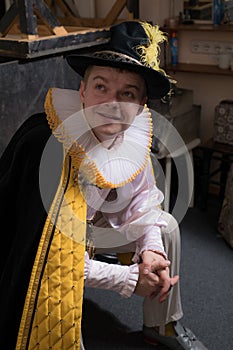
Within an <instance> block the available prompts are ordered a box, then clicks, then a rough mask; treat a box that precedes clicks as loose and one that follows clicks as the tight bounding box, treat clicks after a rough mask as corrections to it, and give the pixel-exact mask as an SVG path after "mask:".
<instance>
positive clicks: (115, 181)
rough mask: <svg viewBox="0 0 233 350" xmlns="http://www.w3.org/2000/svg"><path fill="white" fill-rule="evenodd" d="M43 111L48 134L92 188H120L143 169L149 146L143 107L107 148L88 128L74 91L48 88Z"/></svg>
mask: <svg viewBox="0 0 233 350" xmlns="http://www.w3.org/2000/svg"><path fill="white" fill-rule="evenodd" d="M45 111H46V115H47V120H48V123H49V125H50V128H51V129H52V133H53V134H54V136H55V137H56V138H57V139H58V140H59V141H60V142H62V143H63V145H64V148H65V151H66V152H67V153H68V154H69V155H70V156H71V157H72V159H73V161H74V163H76V165H77V167H78V168H79V169H80V171H81V170H82V172H83V173H85V176H87V177H88V180H89V181H91V182H92V183H93V184H95V185H97V186H99V187H102V188H117V187H120V186H124V185H125V184H126V183H128V182H130V181H132V180H133V179H134V178H135V177H136V176H137V175H138V174H139V173H140V172H141V171H142V170H143V169H144V168H145V167H146V165H147V162H148V159H149V157H150V147H151V142H152V119H151V114H150V112H149V109H148V108H147V107H146V106H144V108H143V111H142V112H141V113H140V114H139V115H137V116H136V117H135V119H134V121H133V122H132V123H131V125H130V126H129V127H128V129H127V130H125V131H124V132H123V133H122V134H120V135H119V136H118V137H117V140H116V142H112V147H109V148H108V147H106V144H105V143H101V142H100V141H99V140H98V139H97V138H96V136H95V135H94V133H93V132H92V130H91V128H90V126H89V125H88V123H87V121H86V118H85V111H84V110H83V109H82V107H81V103H80V97H79V92H78V91H76V90H70V89H59V88H51V89H50V90H49V91H48V94H47V96H46V100H45Z"/></svg>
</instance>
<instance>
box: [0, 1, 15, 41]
mask: <svg viewBox="0 0 233 350" xmlns="http://www.w3.org/2000/svg"><path fill="white" fill-rule="evenodd" d="M17 15H18V9H17V6H16V4H15V3H13V4H12V5H11V7H10V8H9V10H8V11H7V12H6V13H5V15H4V16H3V17H2V19H1V21H0V36H5V35H6V34H7V33H8V31H9V30H10V28H11V27H12V25H13V24H14V22H15V19H16V17H17Z"/></svg>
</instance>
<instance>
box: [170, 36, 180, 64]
mask: <svg viewBox="0 0 233 350" xmlns="http://www.w3.org/2000/svg"><path fill="white" fill-rule="evenodd" d="M170 50H171V64H172V65H173V66H176V65H177V64H178V36H177V32H176V31H172V32H171V34H170Z"/></svg>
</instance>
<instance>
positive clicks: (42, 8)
mask: <svg viewBox="0 0 233 350" xmlns="http://www.w3.org/2000/svg"><path fill="white" fill-rule="evenodd" d="M34 6H35V9H36V11H37V14H38V16H39V17H40V18H41V19H42V20H43V21H44V22H45V23H46V24H47V25H48V26H49V27H50V28H51V30H52V31H53V33H54V34H56V35H65V34H67V31H66V30H65V28H64V27H63V26H62V25H61V24H60V22H59V21H58V20H57V19H56V17H55V16H54V15H53V13H52V12H51V11H50V9H49V7H48V6H47V5H46V4H45V3H44V1H43V0H42V1H41V0H35V5H34Z"/></svg>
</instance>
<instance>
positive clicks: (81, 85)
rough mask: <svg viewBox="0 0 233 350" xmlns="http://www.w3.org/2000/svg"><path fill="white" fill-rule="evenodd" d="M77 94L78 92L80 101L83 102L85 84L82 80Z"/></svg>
mask: <svg viewBox="0 0 233 350" xmlns="http://www.w3.org/2000/svg"><path fill="white" fill-rule="evenodd" d="M79 94H80V100H81V102H82V103H84V99H85V84H84V81H83V80H82V81H81V83H80V88H79Z"/></svg>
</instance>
